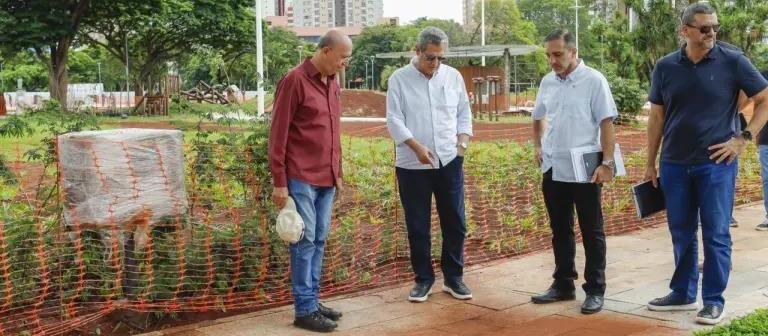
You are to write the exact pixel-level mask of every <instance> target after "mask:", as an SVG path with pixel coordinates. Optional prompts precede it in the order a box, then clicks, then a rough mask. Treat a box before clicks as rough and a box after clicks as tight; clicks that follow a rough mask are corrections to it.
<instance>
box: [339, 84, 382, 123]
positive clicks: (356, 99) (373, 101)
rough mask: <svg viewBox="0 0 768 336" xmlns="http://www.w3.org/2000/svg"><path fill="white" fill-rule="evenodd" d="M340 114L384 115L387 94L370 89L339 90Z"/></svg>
mask: <svg viewBox="0 0 768 336" xmlns="http://www.w3.org/2000/svg"><path fill="white" fill-rule="evenodd" d="M341 115H342V116H344V117H379V118H382V117H385V116H386V115H387V96H386V95H385V94H384V93H382V92H376V91H370V90H343V91H341Z"/></svg>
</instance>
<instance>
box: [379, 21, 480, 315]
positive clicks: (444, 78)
mask: <svg viewBox="0 0 768 336" xmlns="http://www.w3.org/2000/svg"><path fill="white" fill-rule="evenodd" d="M447 48H448V36H447V35H446V34H445V32H443V31H442V30H440V29H438V28H434V27H428V28H425V29H424V30H422V31H421V33H419V39H418V42H417V44H416V57H414V58H413V59H412V60H411V64H409V65H406V66H405V67H402V68H400V69H398V70H397V71H395V72H394V73H393V74H392V76H391V77H390V78H389V86H388V90H387V128H388V129H389V133H390V135H391V136H392V139H393V140H394V141H395V144H396V145H397V153H396V155H397V159H396V163H395V165H396V173H397V181H398V184H399V188H400V200H401V202H402V204H403V209H404V211H405V223H406V227H407V229H408V242H409V244H410V250H411V266H412V267H413V271H414V273H415V274H416V277H415V281H416V284H415V286H414V287H413V289H412V290H411V292H410V294H409V296H408V300H410V301H412V302H422V301H426V300H427V297H428V296H429V292H430V289H431V288H432V284H433V283H434V282H435V273H434V270H433V269H432V256H431V253H430V251H431V248H430V246H431V239H430V227H431V223H430V219H431V210H432V195H433V194H434V195H435V201H436V203H437V212H438V214H439V217H440V227H441V229H442V230H441V231H442V236H443V245H442V251H443V252H442V256H441V265H442V270H443V276H444V281H443V291H446V292H448V293H450V294H451V295H453V297H455V298H457V299H461V300H466V299H471V298H472V292H471V291H470V290H469V288H467V286H466V285H465V284H464V282H463V279H462V278H463V274H464V273H463V270H464V257H463V256H464V238H465V236H466V233H467V229H466V223H465V218H464V170H463V168H462V167H463V162H464V157H463V156H464V153H465V151H466V150H467V146H468V144H469V137H470V136H471V135H472V113H471V112H470V110H469V99H468V98H467V91H466V88H465V86H464V79H463V78H462V76H461V74H460V73H459V71H458V70H456V69H454V68H452V67H450V66H447V65H444V64H441V63H442V61H443V60H444V59H445V57H444V56H443V55H444V53H445V51H446V49H447Z"/></svg>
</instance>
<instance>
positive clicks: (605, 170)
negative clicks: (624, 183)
mask: <svg viewBox="0 0 768 336" xmlns="http://www.w3.org/2000/svg"><path fill="white" fill-rule="evenodd" d="M611 181H613V168H611V167H608V166H604V165H600V166H598V167H597V169H595V175H594V176H592V183H597V184H601V183H610V182H611Z"/></svg>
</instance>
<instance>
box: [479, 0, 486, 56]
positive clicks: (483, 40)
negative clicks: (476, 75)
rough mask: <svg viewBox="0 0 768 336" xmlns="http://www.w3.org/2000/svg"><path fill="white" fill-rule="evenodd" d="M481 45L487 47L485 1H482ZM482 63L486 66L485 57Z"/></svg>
mask: <svg viewBox="0 0 768 336" xmlns="http://www.w3.org/2000/svg"><path fill="white" fill-rule="evenodd" d="M480 45H481V46H485V0H480ZM481 62H482V63H481V65H482V66H485V55H483V58H482V61H481Z"/></svg>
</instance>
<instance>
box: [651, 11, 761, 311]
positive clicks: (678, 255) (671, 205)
mask: <svg viewBox="0 0 768 336" xmlns="http://www.w3.org/2000/svg"><path fill="white" fill-rule="evenodd" d="M719 29H720V25H719V24H718V21H717V15H716V14H715V12H714V10H713V9H712V7H710V6H709V5H708V4H706V3H696V4H692V5H690V6H688V8H686V9H685V11H684V12H683V15H682V20H681V27H680V33H681V34H682V36H683V37H684V38H685V42H686V43H685V44H684V45H683V47H682V48H680V50H678V51H675V52H673V53H671V54H669V55H667V56H665V57H663V58H662V59H660V60H659V61H658V62H657V63H656V67H655V69H654V70H653V75H652V80H651V90H650V96H649V100H650V102H651V113H650V118H649V120H648V158H647V166H646V173H645V178H646V180H652V181H653V183H654V185H657V183H658V182H657V180H656V179H657V176H660V177H659V180H660V182H661V188H662V190H664V194H665V196H666V197H665V199H666V206H667V221H668V223H669V231H670V233H671V236H672V244H673V246H674V248H673V250H674V256H675V272H674V274H673V275H672V279H671V281H670V285H669V287H670V289H671V290H672V292H671V293H670V294H668V295H667V296H664V297H661V298H657V299H654V300H652V301H651V302H649V303H648V309H650V310H657V311H672V310H695V309H698V306H697V304H696V297H697V283H698V277H699V271H698V262H697V260H698V250H697V249H698V242H697V238H696V233H697V230H698V223H697V220H696V219H697V218H696V217H697V216H696V214H697V213H699V214H700V215H701V224H702V225H701V228H702V237H703V240H704V244H703V245H704V272H703V277H704V279H703V281H702V290H701V292H702V299H703V301H704V307H703V308H702V309H701V310H700V311H699V313H698V315H697V317H696V321H697V322H699V323H703V324H717V323H719V322H720V321H721V320H722V318H723V317H724V313H723V308H724V306H725V300H724V299H723V291H724V290H725V287H726V285H727V283H728V275H729V272H730V265H731V236H730V233H729V231H728V223H729V220H730V218H731V214H732V210H733V197H734V188H735V181H736V173H737V161H736V158H737V157H738V156H739V154H741V152H742V151H743V150H744V147H745V146H746V145H747V142H749V141H751V140H752V134H757V132H758V131H760V129H761V128H762V127H763V125H764V124H765V121H766V119H768V81H766V80H765V79H764V78H763V76H761V75H760V73H759V72H758V71H757V69H755V67H754V66H753V65H752V64H751V63H750V62H749V60H748V59H747V58H746V57H745V56H744V54H743V53H742V52H740V51H738V50H736V49H734V48H731V47H727V46H725V45H723V44H721V43H717V42H716V40H715V38H716V36H717V32H718V30H719ZM739 90H741V91H744V93H746V94H747V96H748V97H750V98H752V99H754V101H755V113H754V116H753V118H752V121H751V122H750V123H749V125H748V126H747V128H746V129H745V130H744V131H737V130H736V127H735V125H737V122H736V121H737V119H735V118H738V116H737V101H738V94H739ZM662 137H663V139H664V141H663V144H662V141H661V140H662ZM660 144H662V150H661V159H660V164H659V170H660V171H658V172H657V170H656V154H657V153H658V150H659V145H660ZM659 173H660V174H659Z"/></svg>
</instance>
